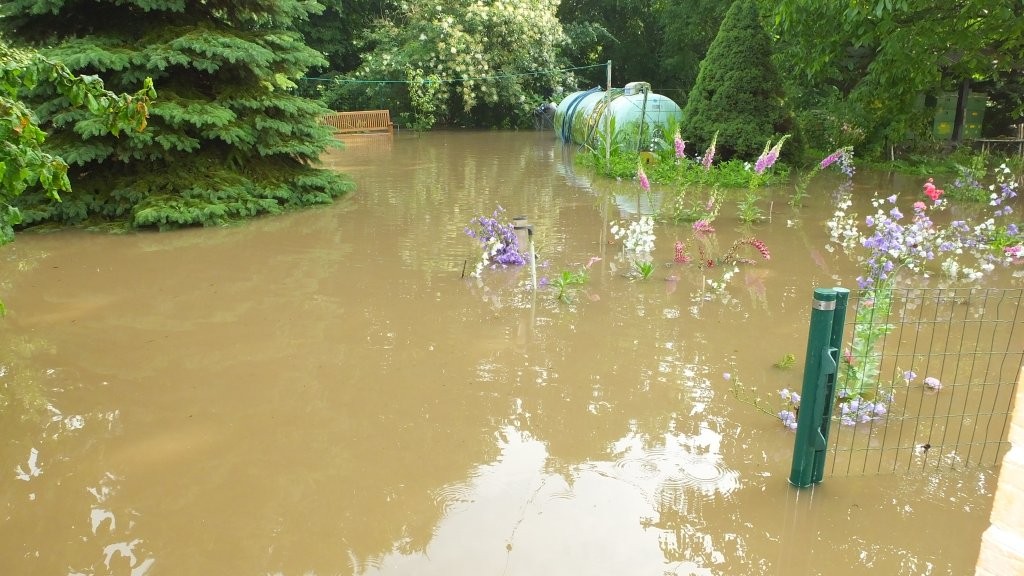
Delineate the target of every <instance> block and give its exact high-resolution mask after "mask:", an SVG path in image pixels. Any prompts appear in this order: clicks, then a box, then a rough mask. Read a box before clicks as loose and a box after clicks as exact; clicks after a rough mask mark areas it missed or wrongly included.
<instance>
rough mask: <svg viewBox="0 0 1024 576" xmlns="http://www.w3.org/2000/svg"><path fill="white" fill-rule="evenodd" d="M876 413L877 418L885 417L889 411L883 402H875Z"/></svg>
mask: <svg viewBox="0 0 1024 576" xmlns="http://www.w3.org/2000/svg"><path fill="white" fill-rule="evenodd" d="M874 412H875V416H885V415H886V414H888V413H889V409H888V408H887V407H886V406H885V404H884V403H883V402H875V407H874Z"/></svg>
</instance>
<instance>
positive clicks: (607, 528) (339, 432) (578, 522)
mask: <svg viewBox="0 0 1024 576" xmlns="http://www.w3.org/2000/svg"><path fill="white" fill-rule="evenodd" d="M347 144H348V146H347V148H346V149H345V150H343V151H339V152H335V153H332V155H331V156H329V157H328V158H327V159H326V161H327V163H328V164H329V165H331V166H334V167H337V168H338V169H341V170H344V171H346V172H348V173H350V174H352V175H353V177H354V178H355V179H356V181H357V182H358V184H359V190H358V192H357V193H356V194H354V195H353V196H351V197H349V198H347V199H345V200H344V201H342V202H339V203H338V204H336V205H333V206H329V207H324V208H321V209H313V210H308V211H304V212H300V213H294V214H287V215H284V216H280V217H274V218H266V219H260V220H257V221H255V222H251V223H247V224H244V225H239V226H235V227H230V228H222V229H210V230H183V231H178V232H173V233H162V234H152V233H139V234H136V235H129V236H102V235H92V234H86V233H83V232H77V231H69V232H63V233H58V234H49V235H35V234H23V235H22V236H20V237H19V239H18V241H17V242H15V243H14V244H12V245H10V246H7V247H5V248H4V250H3V251H2V252H0V289H2V291H3V293H2V297H3V299H4V301H5V303H6V304H7V306H8V309H9V311H10V313H9V315H8V317H7V318H5V319H4V320H2V327H3V329H2V330H0V345H3V347H4V349H5V350H8V351H10V352H9V354H7V355H5V356H4V357H3V358H2V359H0V431H2V432H3V437H4V442H3V444H2V445H0V506H2V510H3V517H4V522H2V523H0V558H3V559H4V566H5V573H8V572H9V573H11V574H132V575H136V576H141V575H144V574H153V575H156V574H218V573H223V574H253V575H264V574H280V575H292V574H296V575H298V574H302V575H327V574H380V575H405V574H438V575H446V576H448V575H455V574H522V575H527V574H529V575H534V574H553V573H556V574H679V575H682V574H715V575H737V574H739V575H744V574H751V575H753V574H785V573H794V574H830V575H832V574H837V575H843V574H860V573H862V572H863V571H864V570H865V569H872V570H874V571H877V572H878V573H884V574H907V575H910V574H921V573H932V574H960V573H964V572H967V571H969V570H970V567H971V566H973V563H974V558H975V556H976V554H977V549H978V539H979V538H980V534H981V531H982V529H983V528H984V527H985V525H986V524H987V518H988V511H989V508H990V506H991V497H992V488H993V485H994V474H993V471H991V470H988V469H977V468H975V469H967V470H957V471H953V472H950V471H947V470H941V471H934V472H929V473H928V474H927V475H925V474H919V475H917V476H913V475H911V476H894V475H886V476H863V477H835V478H828V479H826V482H825V483H824V484H822V485H820V486H817V487H815V488H814V489H813V490H805V491H797V490H794V489H791V488H790V487H789V486H788V484H787V483H786V478H787V475H788V471H789V465H790V460H789V458H790V451H791V449H792V441H793V437H792V435H791V434H790V433H788V432H787V431H786V430H785V429H784V428H783V427H782V426H781V425H779V423H778V422H777V421H775V420H773V419H771V418H769V417H766V416H765V415H763V414H762V413H760V412H757V411H756V410H752V409H751V408H750V407H749V406H747V405H745V404H742V403H739V402H736V401H735V400H734V399H733V398H732V396H731V395H730V393H729V382H728V381H727V380H726V378H724V377H723V374H724V373H725V372H730V373H733V374H739V375H742V378H743V381H744V383H745V384H746V385H748V386H751V387H758V388H759V389H760V390H762V391H765V392H773V391H775V390H777V389H780V388H783V387H789V388H794V387H798V386H799V382H800V375H799V374H798V373H797V371H792V370H791V371H783V370H779V369H777V368H775V367H773V364H774V363H776V362H777V361H778V360H779V359H780V358H782V357H784V356H785V355H786V354H797V355H799V354H800V353H801V352H802V351H803V350H804V347H805V343H804V338H805V337H806V333H807V327H806V323H807V310H808V308H809V303H810V295H811V292H812V289H813V288H814V287H816V286H831V285H835V284H837V283H846V284H849V281H850V278H852V277H853V276H855V274H853V271H852V270H850V268H849V264H848V263H846V262H844V261H842V260H841V259H839V258H838V257H837V256H835V255H833V254H829V253H827V252H824V251H823V250H822V246H823V245H824V233H825V232H824V227H823V226H822V223H823V222H824V220H825V219H826V217H827V215H828V213H829V212H830V210H831V207H830V196H829V192H830V190H832V189H833V188H834V186H835V184H836V183H835V182H829V181H828V180H827V179H823V180H822V181H821V182H818V183H817V185H818V186H820V189H818V190H816V191H815V193H814V194H813V195H812V196H811V197H810V198H809V199H808V201H807V205H806V206H804V207H802V208H800V209H798V210H793V209H790V208H788V206H787V207H786V208H785V210H780V208H779V207H780V206H782V205H785V202H784V201H782V200H781V199H783V198H784V197H785V195H786V194H787V191H785V190H777V191H774V194H776V196H777V197H778V198H779V200H778V201H776V202H775V207H774V211H773V219H772V221H771V222H769V223H764V224H762V225H759V226H754V227H750V226H743V225H741V224H740V223H739V222H737V221H735V220H734V219H731V217H729V216H730V214H729V211H728V210H725V211H724V213H725V214H726V216H727V217H726V218H723V219H722V220H720V221H718V222H717V223H716V225H717V227H718V232H717V234H716V236H715V238H716V242H718V243H719V244H720V246H725V247H728V246H729V245H730V244H731V243H732V242H733V241H734V240H735V239H737V238H741V237H747V236H751V235H756V236H757V237H758V238H759V239H761V240H763V241H765V242H766V243H767V245H768V246H769V247H770V248H771V251H772V259H771V260H770V261H769V262H760V263H758V264H757V265H753V266H749V265H743V266H741V267H740V269H739V271H738V272H734V273H733V274H732V276H731V279H729V280H728V282H726V281H725V277H726V275H727V273H728V270H726V269H719V268H715V269H709V270H701V269H699V268H697V267H695V266H685V265H679V264H676V263H674V262H673V252H672V250H673V248H672V246H673V243H674V242H675V241H676V240H686V239H688V238H689V237H690V234H691V231H690V230H689V229H688V228H687V227H685V226H680V227H674V226H669V225H663V226H660V227H659V228H658V229H657V230H656V233H657V234H658V244H657V250H656V252H655V254H654V258H655V260H654V261H655V263H656V265H657V267H656V271H655V273H654V275H653V277H652V278H651V279H649V280H646V281H641V280H630V279H628V278H627V277H625V272H626V271H627V270H628V268H627V263H626V262H624V261H623V260H622V258H621V256H620V254H619V253H618V250H617V247H616V246H615V245H613V244H610V243H609V239H610V238H609V235H608V226H609V223H610V222H611V221H613V220H618V219H622V218H627V217H629V216H630V214H631V211H632V207H633V205H634V204H633V201H635V200H636V195H635V185H634V184H633V183H631V182H626V181H623V182H607V181H602V180H600V179H595V178H591V177H588V176H587V175H586V174H585V173H581V171H579V170H577V169H575V168H574V167H573V166H572V164H571V158H569V157H568V156H567V155H565V154H564V150H563V149H562V148H561V147H560V146H559V145H558V144H557V143H556V142H555V139H554V138H552V137H551V135H550V134H536V133H496V132H448V133H444V132H442V133H434V134H427V135H416V134H405V133H402V134H397V135H395V136H394V137H362V138H360V137H351V138H349V141H348V142H347ZM858 186H859V190H858V191H859V192H861V193H865V192H867V193H870V192H871V191H872V190H874V189H880V190H884V191H888V190H892V189H893V187H901V186H904V187H905V188H906V189H908V190H916V189H917V188H918V187H917V184H916V183H914V182H912V181H911V182H902V181H900V180H898V179H897V180H890V179H888V177H887V176H885V175H877V176H873V175H871V174H867V173H865V174H858ZM496 205H501V206H503V207H504V208H506V210H507V212H508V213H509V214H527V215H528V216H529V218H530V222H531V223H532V224H533V225H534V227H535V231H536V241H537V248H538V253H539V255H540V260H541V266H540V268H539V271H538V273H539V274H540V275H544V276H552V275H554V274H557V273H559V272H560V271H562V270H566V269H573V268H574V267H579V266H581V265H584V264H586V263H587V262H590V261H591V260H593V259H594V258H595V257H597V258H600V260H596V261H595V263H594V265H593V266H592V268H591V269H590V273H589V280H588V281H587V283H586V285H585V286H584V287H583V289H582V290H581V291H580V293H579V294H578V297H576V298H574V299H573V301H572V302H571V303H564V302H559V301H557V300H555V298H554V297H553V294H551V293H549V292H542V293H541V294H538V295H534V294H533V293H532V291H531V290H530V289H529V288H528V283H529V278H528V276H527V274H526V273H525V272H524V271H523V270H498V271H488V272H486V273H485V274H484V277H483V278H482V279H481V280H480V281H477V280H476V279H470V278H465V277H463V270H464V269H465V267H466V265H467V262H469V263H470V265H471V263H472V261H473V259H474V258H475V256H476V255H475V254H474V245H473V242H472V241H471V240H469V239H468V238H466V237H465V235H464V234H463V229H464V228H465V226H466V225H467V224H468V223H469V221H470V220H471V219H472V218H473V217H474V216H477V215H480V214H490V213H491V212H492V211H493V210H494V208H495V206H496ZM640 209H641V210H643V205H642V204H641V205H640ZM1019 282H1020V280H1019V279H1018V278H1015V277H1012V276H1010V275H1003V276H1001V277H998V278H997V280H996V283H997V284H1000V283H1001V284H1002V285H1006V286H1015V285H1019ZM935 525H955V526H958V528H959V529H958V530H957V531H946V532H942V533H935V532H934V531H929V530H928V528H929V527H931V526H935Z"/></svg>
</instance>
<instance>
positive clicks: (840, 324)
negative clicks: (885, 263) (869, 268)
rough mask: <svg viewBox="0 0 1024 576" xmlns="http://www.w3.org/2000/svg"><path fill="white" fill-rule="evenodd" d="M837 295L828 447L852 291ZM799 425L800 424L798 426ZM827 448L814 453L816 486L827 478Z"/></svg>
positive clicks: (824, 429)
mask: <svg viewBox="0 0 1024 576" xmlns="http://www.w3.org/2000/svg"><path fill="white" fill-rule="evenodd" d="M832 290H833V291H834V292H835V293H836V308H835V310H833V311H832V330H831V332H830V334H829V339H828V354H829V357H830V359H831V362H830V363H829V366H830V367H831V371H830V372H831V374H826V375H825V376H826V377H825V403H824V405H823V406H822V408H823V409H824V412H823V414H822V420H821V426H820V428H821V437H822V439H823V440H824V445H825V446H827V445H828V431H829V428H830V427H831V424H832V407H833V406H835V402H836V381H837V379H838V377H839V370H838V366H839V354H840V352H839V351H840V350H842V349H843V328H844V327H845V326H846V305H847V302H849V301H850V291H849V290H848V289H846V288H840V287H836V288H833V289H832ZM798 425H799V424H798ZM825 446H823V447H822V449H821V450H815V452H814V473H813V474H812V475H811V481H812V482H813V483H815V484H817V483H818V482H821V481H822V479H823V478H824V477H825V454H826V452H827V450H826V449H825Z"/></svg>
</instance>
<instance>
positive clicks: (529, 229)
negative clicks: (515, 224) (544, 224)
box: [526, 226, 537, 293]
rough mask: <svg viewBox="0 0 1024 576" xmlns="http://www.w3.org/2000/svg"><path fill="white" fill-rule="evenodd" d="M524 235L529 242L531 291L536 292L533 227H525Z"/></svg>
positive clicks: (535, 256) (535, 257) (535, 258)
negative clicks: (525, 234)
mask: <svg viewBox="0 0 1024 576" xmlns="http://www.w3.org/2000/svg"><path fill="white" fill-rule="evenodd" d="M526 233H527V236H528V237H529V241H530V278H531V279H532V280H533V291H534V292H535V293H536V292H537V254H536V253H535V252H534V249H533V226H527V227H526Z"/></svg>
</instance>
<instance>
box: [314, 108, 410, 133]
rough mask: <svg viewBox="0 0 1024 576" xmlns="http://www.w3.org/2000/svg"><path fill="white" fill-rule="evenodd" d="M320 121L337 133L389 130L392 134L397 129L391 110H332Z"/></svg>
mask: <svg viewBox="0 0 1024 576" xmlns="http://www.w3.org/2000/svg"><path fill="white" fill-rule="evenodd" d="M320 123H321V124H326V125H327V126H330V127H331V128H334V133H335V134H353V133H357V132H387V133H388V134H391V133H393V132H394V130H395V125H394V124H392V123H391V111H390V110H363V111H360V112H332V113H331V114H327V115H324V116H321V117H320Z"/></svg>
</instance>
